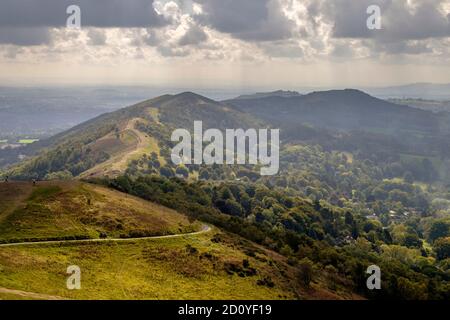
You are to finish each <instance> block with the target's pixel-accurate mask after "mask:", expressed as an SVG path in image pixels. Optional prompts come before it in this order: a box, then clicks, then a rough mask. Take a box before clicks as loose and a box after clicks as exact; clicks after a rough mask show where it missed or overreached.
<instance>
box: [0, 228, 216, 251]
mask: <svg viewBox="0 0 450 320" xmlns="http://www.w3.org/2000/svg"><path fill="white" fill-rule="evenodd" d="M211 230H212V229H211V227H210V226H208V225H206V224H204V225H203V226H202V230H200V231H195V232H189V233H179V234H170V235H166V236H153V237H141V238H117V239H112V238H109V239H108V238H105V239H83V240H54V241H35V242H15V243H4V244H0V248H3V247H17V246H27V245H43V244H64V243H86V242H126V241H136V240H156V239H170V238H181V237H186V236H195V235H199V234H202V233H207V232H209V231H211Z"/></svg>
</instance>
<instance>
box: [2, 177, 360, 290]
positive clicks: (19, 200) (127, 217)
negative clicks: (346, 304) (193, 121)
mask: <svg viewBox="0 0 450 320" xmlns="http://www.w3.org/2000/svg"><path fill="white" fill-rule="evenodd" d="M0 195H1V197H2V200H3V201H2V202H1V203H2V207H1V211H0V241H2V242H19V241H41V240H56V239H58V240H62V242H55V243H54V244H52V243H33V244H27V245H20V244H19V245H13V246H5V244H3V245H2V244H0V275H1V276H0V299H47V298H70V299H298V298H302V299H314V298H330V299H341V298H352V295H351V294H350V293H348V292H345V291H343V292H339V293H337V292H330V291H328V290H327V289H324V285H323V283H322V282H321V280H320V279H319V278H317V281H316V282H315V283H313V284H312V286H311V287H309V288H308V289H305V288H303V287H302V286H301V285H300V281H299V280H298V275H297V269H296V268H294V267H292V266H291V265H289V264H288V263H287V259H286V258H285V257H283V256H281V255H280V254H277V253H275V252H273V251H270V250H267V249H265V248H263V247H261V246H259V245H256V244H254V243H252V242H250V241H248V240H245V239H243V238H241V237H238V236H236V235H231V234H229V233H225V232H223V231H220V230H219V229H217V228H215V227H212V228H209V229H204V228H203V229H201V226H202V225H201V224H200V223H199V222H190V221H189V220H188V219H187V218H186V217H185V216H184V215H181V214H179V213H177V212H175V211H173V210H171V209H167V208H165V207H162V206H159V205H156V204H153V203H150V202H147V201H144V200H141V199H138V198H135V197H133V196H130V195H125V194H122V193H120V192H118V191H113V190H110V189H107V188H105V187H101V186H95V185H90V184H86V183H82V182H42V183H41V182H39V183H38V186H36V187H33V186H32V185H31V184H30V183H3V184H1V185H0ZM197 230H202V232H200V233H192V232H193V231H197ZM178 233H183V234H184V235H181V236H180V237H165V238H160V237H159V238H158V237H157V238H151V239H149V238H139V237H141V236H152V235H164V234H178ZM102 236H104V237H108V238H111V239H110V240H109V241H104V242H90V241H85V242H65V241H64V239H67V240H72V239H83V238H98V237H102ZM121 237H138V238H136V239H128V240H127V239H125V240H124V239H122V240H121V241H116V240H115V239H112V238H121ZM70 265H77V266H79V267H80V268H81V270H82V289H81V290H76V291H70V290H68V289H67V288H66V285H65V284H66V279H67V277H68V275H67V274H66V269H67V267H68V266H70Z"/></svg>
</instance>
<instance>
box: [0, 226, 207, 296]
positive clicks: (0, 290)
mask: <svg viewBox="0 0 450 320" xmlns="http://www.w3.org/2000/svg"><path fill="white" fill-rule="evenodd" d="M211 230H212V229H211V227H210V226H208V225H206V224H204V225H203V226H202V230H200V231H195V232H190V233H180V234H172V235H167V236H154V237H144V238H127V239H122V238H119V239H86V240H56V241H36V242H17V243H5V244H0V248H1V247H16V246H25V245H42V244H58V243H85V242H108V241H112V242H125V241H136V240H154V239H170V238H180V237H186V236H195V235H199V234H202V233H207V232H209V231H211ZM2 293H3V294H11V295H16V296H20V297H25V298H31V299H36V300H66V299H67V298H64V297H59V296H52V295H47V294H41V293H34V292H26V291H21V290H14V289H7V288H2V287H0V294H2ZM0 300H1V297H0Z"/></svg>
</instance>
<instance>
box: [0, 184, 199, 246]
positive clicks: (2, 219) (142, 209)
mask: <svg viewBox="0 0 450 320" xmlns="http://www.w3.org/2000/svg"><path fill="white" fill-rule="evenodd" d="M11 190H12V191H11ZM0 195H1V196H2V201H1V207H0V209H2V210H1V211H0V243H2V242H3V243H8V242H21V241H42V240H56V239H89V238H91V239H95V238H100V237H103V238H106V237H108V238H130V237H144V236H156V235H168V234H177V233H187V232H193V231H197V230H200V228H201V225H200V224H199V223H191V222H189V220H188V219H187V218H186V217H185V216H183V215H181V214H179V213H177V212H175V211H173V210H170V209H167V208H165V207H162V206H159V205H155V204H153V203H150V202H146V201H144V200H141V199H138V198H134V197H132V196H129V195H125V194H122V193H120V192H117V191H113V190H109V189H107V188H103V187H100V186H94V185H90V184H86V183H82V182H76V181H73V182H72V181H70V182H39V183H38V184H37V186H35V187H33V186H32V185H31V183H26V182H14V183H12V182H11V183H2V184H0Z"/></svg>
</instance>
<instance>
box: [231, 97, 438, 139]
mask: <svg viewBox="0 0 450 320" xmlns="http://www.w3.org/2000/svg"><path fill="white" fill-rule="evenodd" d="M225 103H227V104H229V105H231V106H234V108H235V109H236V110H239V111H241V112H246V113H249V114H252V115H254V116H256V117H259V118H261V119H264V120H265V121H268V122H270V123H272V124H274V125H277V126H281V127H286V126H289V125H297V124H311V125H314V126H317V127H321V128H328V129H341V130H355V129H359V130H378V131H382V132H391V133H393V132H398V131H402V130H403V131H419V132H422V133H429V134H433V133H436V132H438V131H439V129H440V127H439V125H440V122H439V118H438V117H436V116H435V115H433V114H432V113H430V112H427V111H423V110H417V109H414V108H410V107H407V106H401V105H397V104H393V103H390V102H387V101H384V100H380V99H377V98H374V97H372V96H370V95H368V94H366V93H364V92H362V91H358V90H353V89H347V90H332V91H323V92H313V93H310V94H307V95H304V96H301V95H292V96H280V95H268V96H261V95H255V96H254V97H253V98H251V97H248V96H247V97H244V98H236V99H232V100H227V101H225Z"/></svg>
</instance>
